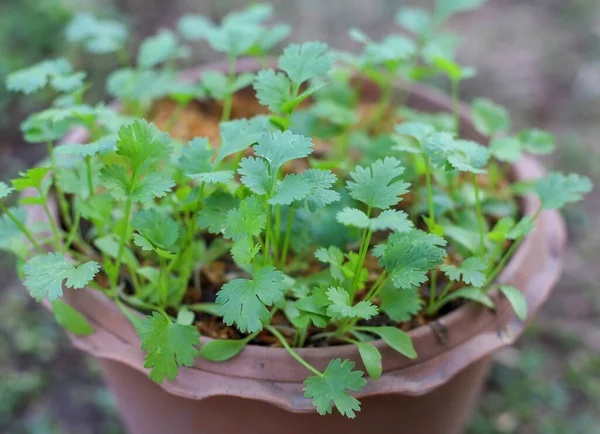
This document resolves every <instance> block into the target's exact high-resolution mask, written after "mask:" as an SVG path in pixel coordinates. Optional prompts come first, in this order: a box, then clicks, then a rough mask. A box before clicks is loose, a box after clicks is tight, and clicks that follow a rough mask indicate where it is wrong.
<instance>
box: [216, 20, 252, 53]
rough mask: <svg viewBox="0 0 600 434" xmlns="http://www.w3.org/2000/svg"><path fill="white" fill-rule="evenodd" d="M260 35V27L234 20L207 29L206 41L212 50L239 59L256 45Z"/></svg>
mask: <svg viewBox="0 0 600 434" xmlns="http://www.w3.org/2000/svg"><path fill="white" fill-rule="evenodd" d="M262 33H263V29H262V27H261V26H257V25H256V24H253V23H244V22H238V21H237V20H234V21H229V22H224V23H223V25H222V26H221V27H219V28H213V29H209V31H208V34H207V40H208V43H209V44H210V46H211V47H212V49H213V50H215V51H218V52H221V53H227V54H229V56H230V57H239V56H241V55H244V54H246V53H248V51H249V50H250V49H251V48H252V47H253V46H254V45H256V43H257V41H258V40H259V38H260V37H261V35H262Z"/></svg>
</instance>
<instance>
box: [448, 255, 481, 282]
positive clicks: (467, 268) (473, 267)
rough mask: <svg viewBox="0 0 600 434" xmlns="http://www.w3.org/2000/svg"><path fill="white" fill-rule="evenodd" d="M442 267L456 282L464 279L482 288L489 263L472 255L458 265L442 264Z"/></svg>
mask: <svg viewBox="0 0 600 434" xmlns="http://www.w3.org/2000/svg"><path fill="white" fill-rule="evenodd" d="M440 269H441V270H442V271H443V272H444V274H446V276H448V278H449V279H450V280H453V281H455V282H459V281H461V280H462V281H463V282H465V283H466V284H468V285H473V286H474V287H476V288H481V287H482V286H483V284H484V283H485V271H486V270H487V265H486V263H485V262H483V261H482V260H481V259H480V258H476V257H471V258H467V259H465V260H464V261H463V262H462V263H461V264H460V265H459V266H458V267H456V266H454V265H442V266H441V267H440Z"/></svg>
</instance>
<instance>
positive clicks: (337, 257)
mask: <svg viewBox="0 0 600 434" xmlns="http://www.w3.org/2000/svg"><path fill="white" fill-rule="evenodd" d="M315 258H317V259H318V260H319V261H321V262H323V263H325V264H329V265H330V268H329V270H330V272H331V276H332V277H333V278H334V279H335V280H337V281H338V282H343V281H344V279H346V276H345V275H344V271H343V269H342V262H344V253H343V252H342V251H341V250H340V248H339V247H336V246H329V247H328V248H327V249H325V248H324V247H321V248H319V249H317V251H316V252H315Z"/></svg>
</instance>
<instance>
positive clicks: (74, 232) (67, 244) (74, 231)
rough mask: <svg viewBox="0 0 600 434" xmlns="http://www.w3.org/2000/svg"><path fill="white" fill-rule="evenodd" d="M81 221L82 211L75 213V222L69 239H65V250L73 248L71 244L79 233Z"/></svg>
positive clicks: (68, 236)
mask: <svg viewBox="0 0 600 434" xmlns="http://www.w3.org/2000/svg"><path fill="white" fill-rule="evenodd" d="M80 221H81V213H80V212H77V213H76V214H75V222H74V223H73V225H72V226H71V229H70V230H69V233H68V234H67V239H66V240H65V244H64V245H63V252H66V251H67V250H69V249H70V248H71V244H72V243H73V240H74V239H75V236H76V235H77V230H78V229H79V222H80Z"/></svg>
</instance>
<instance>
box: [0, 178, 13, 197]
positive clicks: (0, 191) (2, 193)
mask: <svg viewBox="0 0 600 434" xmlns="http://www.w3.org/2000/svg"><path fill="white" fill-rule="evenodd" d="M13 191H15V189H14V188H13V187H9V186H8V184H7V183H6V182H0V199H4V198H5V197H8V196H9V195H10V194H11V193H12V192H13Z"/></svg>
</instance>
